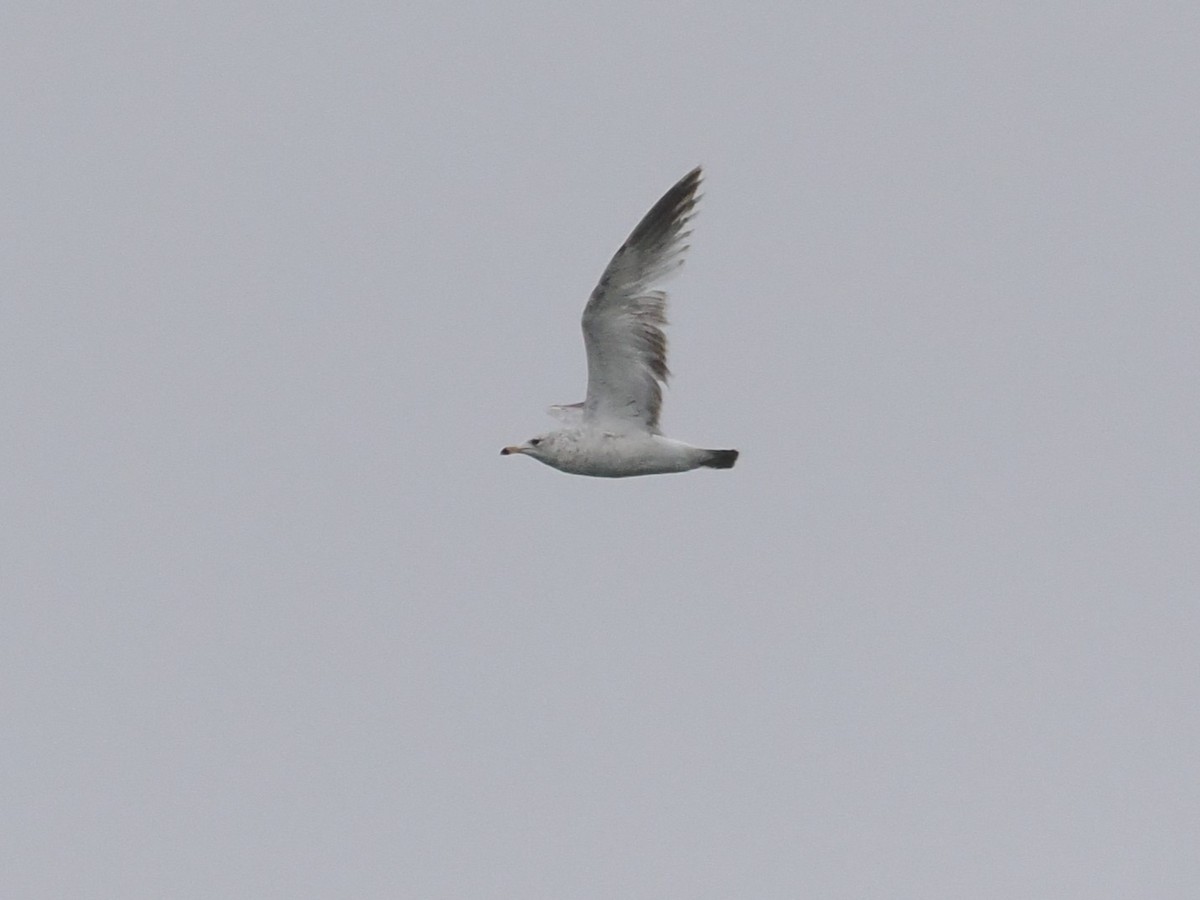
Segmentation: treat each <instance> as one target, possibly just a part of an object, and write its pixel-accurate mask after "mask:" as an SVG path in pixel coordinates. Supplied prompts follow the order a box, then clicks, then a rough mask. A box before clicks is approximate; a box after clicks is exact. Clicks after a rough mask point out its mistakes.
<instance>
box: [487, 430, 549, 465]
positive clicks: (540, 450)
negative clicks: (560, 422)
mask: <svg viewBox="0 0 1200 900" xmlns="http://www.w3.org/2000/svg"><path fill="white" fill-rule="evenodd" d="M513 453H521V454H524V455H525V456H532V457H533V458H534V459H538V460H542V461H543V462H544V461H545V460H546V458H547V457H549V456H552V455H553V454H554V434H553V432H552V433H550V434H539V435H538V436H537V437H532V438H530V439H529V440H527V441H526V442H525V443H523V444H516V445H514V446H512V447H505V448H504V449H503V450H501V451H500V455H501V456H509V455H511V454H513Z"/></svg>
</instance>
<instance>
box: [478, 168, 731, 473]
mask: <svg viewBox="0 0 1200 900" xmlns="http://www.w3.org/2000/svg"><path fill="white" fill-rule="evenodd" d="M700 178H701V172H700V167H699V166H697V167H696V168H695V169H693V170H692V171H690V172H688V174H686V175H685V176H683V178H681V179H680V180H679V182H678V183H677V184H676V185H675V186H674V187H673V188H671V189H670V190H669V191H667V192H666V193H665V194H663V196H662V199H660V200H659V201H658V202H657V203H655V204H654V206H653V207H651V209H650V212H648V213H646V216H645V218H643V219H642V221H641V222H639V223H638V226H637V227H636V228H635V229H633V232H632V233H631V234H630V235H629V237H628V238H626V240H625V243H624V244H622V245H621V249H619V250H618V251H617V253H616V255H615V256H613V258H612V262H610V263H609V264H608V268H606V269H605V270H604V274H603V275H602V276H600V283H599V284H597V285H596V289H595V290H594V291H592V296H591V297H590V298H589V299H588V302H587V306H586V307H584V310H583V343H584V346H585V348H586V350H587V366H588V383H587V398H586V399H585V400H583V401H582V402H581V403H569V404H562V405H559V406H552V407H551V408H550V412H551V413H552V414H553V415H556V416H557V417H558V418H559V419H561V420H563V422H564V427H562V428H559V429H557V430H555V431H550V432H547V433H545V434H541V435H538V436H537V437H534V438H530V439H529V440H527V441H526V442H525V443H523V444H518V445H516V446H512V447H505V448H504V449H503V450H501V451H500V453H501V455H503V456H508V455H510V454H514V453H519V454H522V455H524V456H532V457H533V458H534V459H536V460H537V461H538V462H541V463H545V464H546V465H548V466H552V467H553V468H555V469H558V470H559V471H561V472H567V473H569V474H571V475H591V476H594V477H599V478H624V477H626V476H630V475H662V474H666V473H669V472H687V471H688V470H690V469H698V468H700V467H701V466H707V467H708V468H712V469H730V468H732V467H733V464H734V463H735V462H737V458H738V452H737V451H736V450H705V449H704V448H702V447H693V446H691V445H690V444H685V443H683V442H682V441H675V440H671V439H670V438H666V437H663V436H662V434H661V433H660V431H659V429H658V415H659V411H660V409H661V408H662V385H663V384H665V383H666V380H667V376H668V375H669V374H670V373H669V372H668V370H667V337H666V335H665V334H663V326H664V325H666V324H667V318H666V309H667V295H666V293H665V292H663V291H662V290H660V289H659V288H658V287H657V285H658V283H659V282H661V281H663V280H664V279H665V278H666V277H667V276H668V275H670V274H672V273H673V272H675V271H676V270H677V269H678V268H679V267H680V266H681V265H683V255H684V253H685V252H686V251H687V249H688V245H687V244H686V243H685V242H686V240H687V238H688V236H689V235H690V234H691V232H690V231H688V230H686V229H687V226H688V223H689V221H690V220H691V218H692V215H693V214H694V212H695V209H696V201H697V200H698V199H699V198H698V197H697V195H696V191H697V190H698V189H699V187H700Z"/></svg>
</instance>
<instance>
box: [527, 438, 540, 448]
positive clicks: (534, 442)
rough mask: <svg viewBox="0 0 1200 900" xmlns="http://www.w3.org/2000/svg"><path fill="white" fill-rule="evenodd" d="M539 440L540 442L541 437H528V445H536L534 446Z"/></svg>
mask: <svg viewBox="0 0 1200 900" xmlns="http://www.w3.org/2000/svg"><path fill="white" fill-rule="evenodd" d="M541 442H542V439H541V438H530V439H529V446H530V447H536V446H537V445H538V444H540V443H541Z"/></svg>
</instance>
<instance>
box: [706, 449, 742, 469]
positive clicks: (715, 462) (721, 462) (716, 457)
mask: <svg viewBox="0 0 1200 900" xmlns="http://www.w3.org/2000/svg"><path fill="white" fill-rule="evenodd" d="M708 453H709V456H708V459H706V460H705V461H704V465H706V466H708V467H709V468H710V469H732V468H733V464H734V463H735V462H737V458H738V452H737V451H736V450H710V451H708Z"/></svg>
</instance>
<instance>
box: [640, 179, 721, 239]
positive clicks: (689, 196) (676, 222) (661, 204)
mask: <svg viewBox="0 0 1200 900" xmlns="http://www.w3.org/2000/svg"><path fill="white" fill-rule="evenodd" d="M703 176H704V172H703V170H702V167H701V166H696V168H694V169H692V171H690V172H688V173H687V174H686V175H684V176H683V177H682V178H680V179H679V180H678V181H677V182H675V184H674V186H673V187H672V188H671V189H670V190H669V191H667V192H666V193H665V194H663V195H662V197H660V198H659V201H658V202H657V203H655V204H654V206H652V207H651V208H650V212H648V213H646V215H645V216H644V217H643V218H642V221H640V222H639V223H638V225H637V228H635V229H633V232H632V233H631V234H630V235H629V237H628V238H627V239H626V241H625V244H624V246H626V247H629V246H637V245H638V244H646V243H655V242H661V241H663V240H666V239H667V238H668V236H670V235H672V234H678V233H679V232H680V231H681V230H682V229H683V227H684V224H685V223H686V222H687V220H688V219H690V218H691V216H692V213H693V212H694V211H695V208H696V201H697V200H698V199H699V197H697V196H696V191H697V190H698V189H699V188H700V180H701V178H702V177H703Z"/></svg>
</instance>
